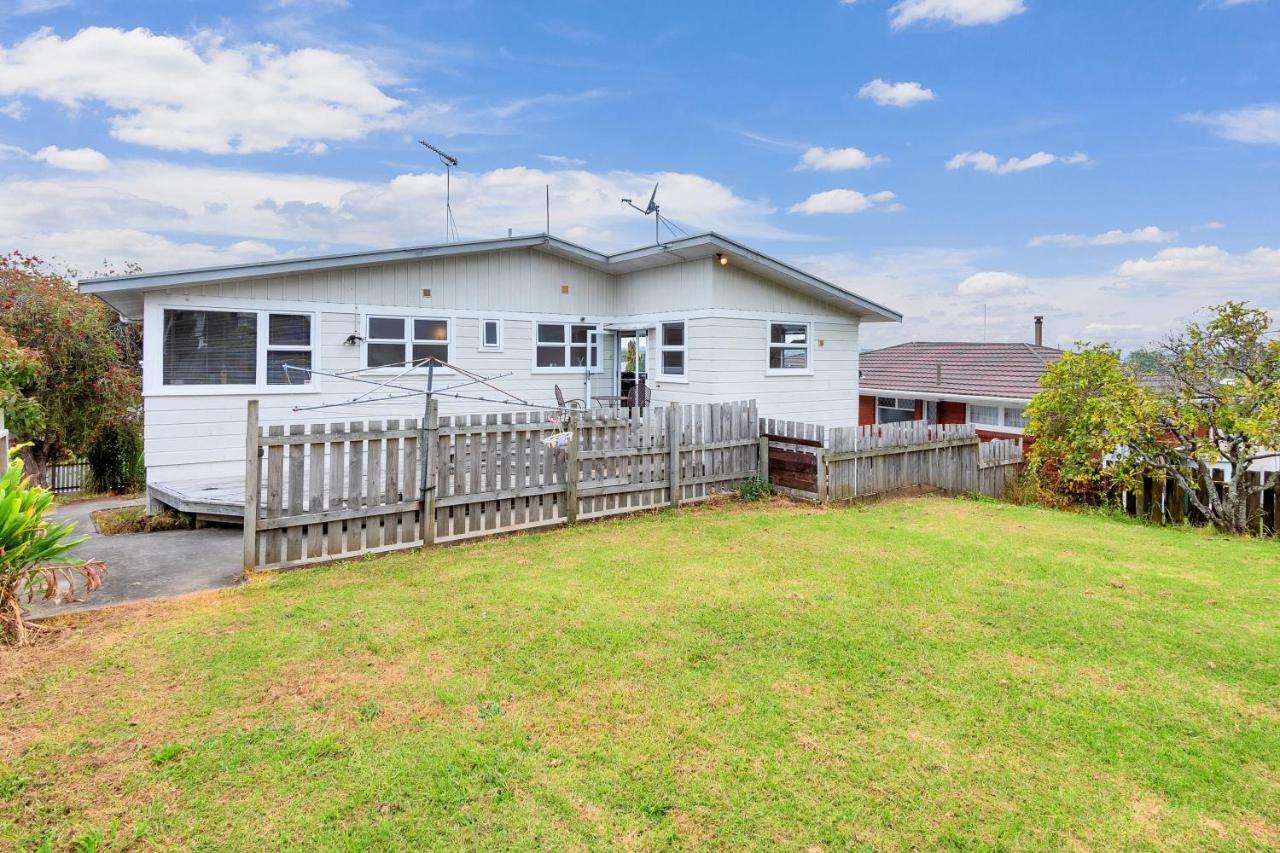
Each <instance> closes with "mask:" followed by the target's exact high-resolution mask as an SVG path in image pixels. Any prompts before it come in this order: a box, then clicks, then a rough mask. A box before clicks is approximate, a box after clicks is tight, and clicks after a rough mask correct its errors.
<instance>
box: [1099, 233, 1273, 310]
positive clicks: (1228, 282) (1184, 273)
mask: <svg viewBox="0 0 1280 853" xmlns="http://www.w3.org/2000/svg"><path fill="white" fill-rule="evenodd" d="M1116 274H1117V275H1120V276H1122V277H1124V278H1128V279H1133V280H1134V281H1136V282H1140V283H1146V284H1160V285H1164V286H1166V287H1186V288H1198V289H1200V290H1201V291H1202V292H1203V293H1204V295H1205V298H1206V299H1210V298H1214V299H1216V298H1218V296H1217V295H1214V294H1210V293H1209V292H1208V288H1211V287H1212V288H1215V289H1217V290H1218V291H1222V290H1234V291H1236V293H1238V294H1241V295H1246V296H1247V295H1250V294H1253V293H1254V292H1255V291H1256V292H1257V295H1259V296H1260V295H1261V294H1262V290H1259V289H1258V288H1259V286H1263V287H1264V288H1274V287H1275V283H1276V282H1277V281H1280V249H1271V248H1267V247H1264V246H1260V247H1258V248H1256V249H1254V250H1252V251H1249V252H1244V253H1242V254H1232V253H1231V252H1228V251H1226V250H1225V249H1221V248H1219V247H1217V246H1207V245H1206V246H1176V247H1173V248H1169V249H1162V250H1161V251H1159V252H1157V253H1156V254H1154V255H1152V256H1151V257H1149V258H1138V259H1135V260H1130V261H1125V262H1124V263H1122V264H1121V265H1120V266H1119V267H1117V268H1116ZM1272 292H1274V291H1272Z"/></svg>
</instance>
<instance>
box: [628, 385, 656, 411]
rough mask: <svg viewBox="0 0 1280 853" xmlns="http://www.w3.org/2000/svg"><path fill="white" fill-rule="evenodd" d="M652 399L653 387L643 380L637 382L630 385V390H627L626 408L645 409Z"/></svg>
mask: <svg viewBox="0 0 1280 853" xmlns="http://www.w3.org/2000/svg"><path fill="white" fill-rule="evenodd" d="M652 400H653V389H652V388H650V387H649V386H648V385H645V384H644V383H643V382H637V383H636V384H635V385H632V386H631V390H630V391H628V392H627V408H628V409H645V408H648V406H649V403H650V402H651V401H652Z"/></svg>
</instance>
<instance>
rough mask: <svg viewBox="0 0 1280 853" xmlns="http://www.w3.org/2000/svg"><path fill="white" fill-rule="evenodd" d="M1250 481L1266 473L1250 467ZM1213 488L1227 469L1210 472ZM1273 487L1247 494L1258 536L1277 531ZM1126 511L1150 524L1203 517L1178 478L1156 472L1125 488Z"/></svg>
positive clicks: (1279, 513)
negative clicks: (1130, 490)
mask: <svg viewBox="0 0 1280 853" xmlns="http://www.w3.org/2000/svg"><path fill="white" fill-rule="evenodd" d="M1246 476H1247V477H1248V479H1249V482H1250V484H1252V485H1260V484H1261V483H1262V478H1263V477H1264V476H1265V475H1264V474H1263V473H1262V472H1261V471H1250V472H1249V473H1248V474H1247V475H1246ZM1213 479H1214V484H1215V488H1217V489H1218V490H1219V493H1221V490H1222V489H1223V488H1224V485H1223V481H1224V480H1225V479H1226V473H1225V472H1224V471H1222V470H1220V469H1215V470H1214V472H1213ZM1277 491H1280V490H1277V489H1275V488H1268V489H1263V490H1262V491H1260V492H1256V493H1254V494H1253V495H1252V496H1250V497H1249V499H1248V501H1247V503H1246V511H1247V513H1248V518H1249V530H1250V532H1252V533H1255V534H1257V535H1259V536H1276V535H1278V533H1277V532H1278V531H1280V496H1278V495H1277ZM1121 501H1122V504H1123V506H1124V509H1125V511H1126V512H1127V513H1128V514H1129V515H1132V516H1134V517H1135V518H1141V519H1145V520H1147V521H1150V522H1151V523H1153V524H1183V523H1186V524H1194V525H1203V524H1205V523H1206V522H1205V519H1204V517H1203V516H1202V515H1201V514H1200V512H1199V511H1198V510H1197V509H1196V508H1195V505H1194V504H1192V503H1191V498H1190V496H1189V495H1188V494H1187V492H1186V490H1185V489H1184V488H1182V486H1181V484H1179V483H1178V481H1177V480H1175V479H1173V478H1172V477H1170V478H1167V479H1166V478H1165V477H1163V476H1159V475H1148V476H1146V477H1143V479H1142V485H1141V486H1139V487H1138V488H1137V489H1135V490H1134V491H1132V492H1125V493H1124V494H1123V495H1122V497H1121Z"/></svg>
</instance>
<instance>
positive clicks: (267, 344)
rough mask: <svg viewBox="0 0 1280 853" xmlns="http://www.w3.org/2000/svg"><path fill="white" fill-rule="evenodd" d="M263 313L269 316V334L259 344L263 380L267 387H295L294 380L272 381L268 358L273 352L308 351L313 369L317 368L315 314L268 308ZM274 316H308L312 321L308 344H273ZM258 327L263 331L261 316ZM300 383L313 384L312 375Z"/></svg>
mask: <svg viewBox="0 0 1280 853" xmlns="http://www.w3.org/2000/svg"><path fill="white" fill-rule="evenodd" d="M261 313H264V314H266V317H267V321H266V327H267V328H266V332H267V334H266V336H265V338H264V339H263V340H262V342H261V344H260V345H259V351H260V352H261V354H262V359H263V361H262V366H263V373H262V381H263V384H265V385H266V386H267V387H269V388H293V387H295V383H293V382H272V381H271V375H270V365H268V364H267V359H269V358H270V357H271V353H273V352H305V353H307V354H308V355H309V356H310V357H311V358H310V363H311V370H315V369H316V349H317V348H316V324H315V316H314V315H312V314H308V313H307V312H305V311H271V310H267V311H263V312H261ZM272 317H307V318H308V319H309V320H310V321H311V334H309V335H308V336H307V345H306V346H301V345H298V344H273V343H271V318H272ZM258 329H259V333H261V330H262V320H261V318H259V320H258ZM285 375H286V376H288V375H289V374H288V373H286V374H285ZM300 384H302V385H310V384H312V379H311V377H308V378H307V379H306V381H304V382H302V383H300Z"/></svg>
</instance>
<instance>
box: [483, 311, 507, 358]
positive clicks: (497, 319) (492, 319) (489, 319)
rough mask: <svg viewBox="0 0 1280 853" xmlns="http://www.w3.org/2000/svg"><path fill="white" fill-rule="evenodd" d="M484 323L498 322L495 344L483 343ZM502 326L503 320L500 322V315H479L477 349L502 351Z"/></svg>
mask: <svg viewBox="0 0 1280 853" xmlns="http://www.w3.org/2000/svg"><path fill="white" fill-rule="evenodd" d="M486 323H497V324H498V342H497V343H496V344H487V343H485V340H484V326H485V324H486ZM502 326H503V322H502V318H501V317H481V318H480V330H479V331H480V337H479V340H478V345H477V349H478V350H479V351H480V352H502V342H503V329H502Z"/></svg>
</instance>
